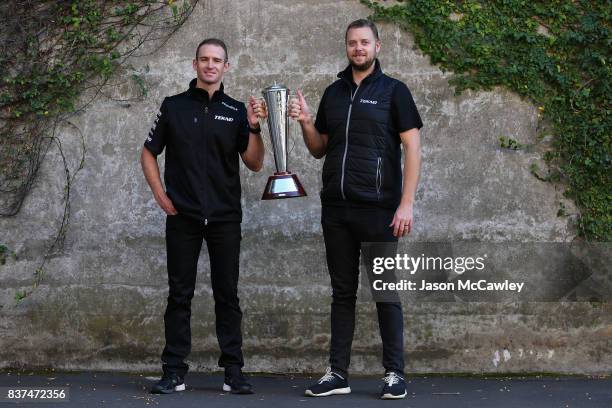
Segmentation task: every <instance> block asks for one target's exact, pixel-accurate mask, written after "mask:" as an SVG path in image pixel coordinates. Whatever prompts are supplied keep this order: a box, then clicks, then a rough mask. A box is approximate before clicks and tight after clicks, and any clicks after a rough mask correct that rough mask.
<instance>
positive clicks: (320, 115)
mask: <svg viewBox="0 0 612 408" xmlns="http://www.w3.org/2000/svg"><path fill="white" fill-rule="evenodd" d="M326 96H327V89H326V90H325V92H323V96H322V97H321V102H320V103H319V108H318V109H317V118H316V119H315V128H316V129H317V130H318V131H319V133H324V134H327V115H326V114H325V99H326Z"/></svg>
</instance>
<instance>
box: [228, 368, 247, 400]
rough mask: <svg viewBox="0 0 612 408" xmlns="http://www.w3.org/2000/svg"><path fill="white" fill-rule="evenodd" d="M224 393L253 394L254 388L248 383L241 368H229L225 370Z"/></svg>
mask: <svg viewBox="0 0 612 408" xmlns="http://www.w3.org/2000/svg"><path fill="white" fill-rule="evenodd" d="M223 391H225V392H231V393H232V394H253V387H251V384H249V383H248V382H247V379H246V377H245V376H244V374H242V370H240V367H228V368H226V369H225V380H224V381H223Z"/></svg>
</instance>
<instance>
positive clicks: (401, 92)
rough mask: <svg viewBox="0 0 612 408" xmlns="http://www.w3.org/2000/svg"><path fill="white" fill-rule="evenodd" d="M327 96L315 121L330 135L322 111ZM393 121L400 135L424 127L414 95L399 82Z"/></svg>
mask: <svg viewBox="0 0 612 408" xmlns="http://www.w3.org/2000/svg"><path fill="white" fill-rule="evenodd" d="M352 86H353V92H355V89H356V88H357V85H356V84H355V83H352ZM326 95H327V92H324V93H323V96H322V97H321V103H320V104H319V110H318V111H317V118H316V119H315V127H316V128H317V130H318V131H319V133H325V134H327V133H328V131H327V117H326V116H325V109H322V107H323V106H325V98H326ZM391 120H392V121H393V126H394V127H395V129H397V131H398V133H401V132H405V131H406V130H410V129H413V128H417V129H421V128H422V127H423V122H422V121H421V116H420V115H419V111H418V110H417V107H416V104H415V103H414V99H413V98H412V94H411V93H410V90H409V89H408V87H407V86H406V84H404V83H403V82H398V83H397V85H396V86H395V88H394V89H393V93H392V94H391Z"/></svg>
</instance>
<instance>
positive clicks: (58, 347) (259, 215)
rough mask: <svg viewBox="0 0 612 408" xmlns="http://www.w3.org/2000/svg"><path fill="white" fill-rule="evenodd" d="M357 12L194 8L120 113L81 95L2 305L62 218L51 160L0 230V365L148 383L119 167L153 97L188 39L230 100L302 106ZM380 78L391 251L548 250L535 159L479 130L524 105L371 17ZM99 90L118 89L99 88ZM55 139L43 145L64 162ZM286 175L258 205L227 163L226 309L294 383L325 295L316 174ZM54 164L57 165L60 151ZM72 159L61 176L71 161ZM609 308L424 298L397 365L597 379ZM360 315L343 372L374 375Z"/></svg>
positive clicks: (144, 313) (322, 339) (334, 60)
mask: <svg viewBox="0 0 612 408" xmlns="http://www.w3.org/2000/svg"><path fill="white" fill-rule="evenodd" d="M366 15H368V10H367V9H366V8H365V7H363V6H362V5H360V4H359V2H357V1H353V0H351V1H336V0H334V1H331V0H310V1H295V0H291V1H263V0H246V1H240V2H238V1H220V0H215V1H202V2H201V4H200V5H199V7H198V9H197V10H196V11H195V12H194V13H193V15H192V16H191V18H190V19H189V21H187V23H186V24H185V25H184V26H183V27H182V28H181V29H180V31H179V32H178V33H176V34H175V35H174V37H173V38H172V39H171V40H170V41H169V42H168V43H167V44H166V45H165V46H164V47H163V48H162V49H160V50H159V51H158V52H156V53H154V54H152V55H150V56H147V57H143V58H136V59H134V60H133V61H132V64H133V65H134V67H135V68H137V69H140V68H144V67H145V66H147V65H148V67H149V71H148V73H147V74H146V75H145V77H144V79H145V83H146V86H147V88H148V90H149V96H148V97H147V98H146V99H145V100H144V101H139V102H131V103H129V104H126V103H121V102H117V101H113V100H110V99H104V98H101V99H98V100H97V101H96V102H95V103H94V104H92V105H91V106H89V107H88V108H87V110H86V111H85V112H84V113H82V114H81V115H80V116H78V117H76V118H75V119H74V120H73V122H74V124H75V125H76V126H77V127H78V128H79V129H80V130H81V131H82V132H83V134H84V136H85V140H86V148H87V152H86V162H85V168H84V169H83V170H82V171H81V172H80V173H79V174H78V177H77V179H76V182H75V186H74V190H73V191H72V194H73V196H72V197H73V198H72V216H71V220H70V229H69V231H68V235H67V237H66V242H65V245H64V248H63V251H62V252H61V253H60V254H58V255H57V256H55V257H53V258H52V259H51V260H50V262H49V263H48V265H47V267H46V270H47V272H46V277H45V279H44V281H43V284H42V285H41V286H40V287H39V288H38V289H37V290H36V292H35V293H34V294H33V295H32V296H30V297H28V298H27V299H26V300H25V301H23V302H22V303H21V304H20V305H18V306H15V304H14V301H13V297H14V294H15V292H16V290H18V289H20V288H23V287H27V286H28V285H30V284H31V280H32V274H33V272H34V271H35V270H36V268H37V267H38V264H39V262H40V259H41V251H42V250H43V249H44V248H46V247H47V246H48V245H49V244H50V242H51V240H52V239H53V237H54V234H55V231H56V228H57V223H58V220H59V219H60V216H61V212H62V208H63V207H62V204H61V203H60V202H59V199H60V197H61V193H62V187H63V177H64V175H63V172H62V171H63V170H62V166H61V161H60V157H59V155H58V154H57V152H56V151H54V150H52V151H51V152H50V153H49V155H48V157H47V159H46V160H45V162H44V164H43V167H42V170H41V172H40V178H39V180H38V182H37V184H36V186H35V188H34V190H33V191H32V193H31V195H30V196H29V197H28V199H27V201H26V203H25V205H24V207H23V209H22V211H21V213H20V214H19V215H18V216H17V217H14V218H11V219H2V220H0V242H2V243H6V244H7V245H8V246H9V247H10V248H11V249H13V250H15V251H16V253H17V255H18V259H17V260H16V261H15V260H9V261H8V263H7V264H6V265H5V266H1V267H0V304H2V309H1V310H0V313H1V315H0V342H1V346H0V366H15V365H26V366H52V367H56V368H78V369H118V370H143V369H151V370H156V369H158V367H159V353H160V351H161V348H162V346H163V319H162V314H163V310H164V307H165V297H166V294H167V286H166V270H165V249H164V238H163V234H164V232H163V222H164V215H163V214H162V211H161V210H160V209H159V208H158V207H157V206H156V204H155V201H154V200H153V198H152V196H151V194H150V191H149V189H148V186H147V185H146V182H145V180H144V178H143V177H142V173H141V170H140V166H139V153H140V149H141V146H142V143H143V141H144V138H145V136H146V134H147V132H148V129H149V127H150V124H151V122H152V119H153V117H154V115H155V112H156V111H157V107H158V106H159V104H160V102H161V100H162V99H163V97H164V96H166V95H170V94H175V93H178V92H181V91H182V90H184V89H185V87H186V86H187V84H188V81H189V80H190V79H191V78H192V77H193V72H192V69H191V60H192V58H193V53H194V48H195V46H196V45H197V43H198V42H199V41H200V40H201V39H202V38H204V37H207V36H217V37H220V38H223V39H225V40H226V41H227V43H228V46H229V49H230V62H231V64H232V70H231V71H230V72H229V73H228V74H227V77H226V80H225V85H226V89H227V91H228V93H230V94H231V95H233V96H234V97H236V98H238V99H241V100H246V98H247V97H248V95H250V94H255V95H257V94H258V93H259V91H260V90H261V89H262V88H264V87H265V86H268V85H270V84H271V83H273V82H274V81H277V82H281V83H285V84H286V85H288V86H289V87H290V88H291V89H297V88H300V89H303V90H304V93H305V96H306V98H307V100H308V101H309V102H310V104H311V106H313V108H316V106H317V104H318V100H319V98H320V95H321V93H322V91H323V89H324V88H325V86H327V84H329V83H330V82H331V81H333V80H334V79H335V75H336V73H337V72H338V71H339V70H340V69H342V68H343V67H344V66H345V65H346V58H345V55H344V46H343V41H342V38H343V35H344V28H345V26H346V24H347V23H348V22H349V21H351V20H353V19H355V18H359V17H364V16H366ZM380 28H381V34H382V41H383V49H382V53H381V55H380V59H381V62H382V66H383V69H384V70H385V71H386V72H387V73H388V74H390V75H392V76H395V77H397V78H399V79H401V80H403V81H405V82H406V83H407V84H408V86H409V88H410V89H411V90H412V93H413V95H414V97H415V100H416V103H417V105H418V107H419V110H420V112H421V115H422V118H423V121H424V123H425V126H424V128H423V129H422V140H423V169H422V178H421V183H420V186H419V190H418V194H417V198H418V202H417V204H416V207H415V212H416V213H415V227H414V232H413V234H412V236H411V237H410V238H409V239H408V240H409V241H411V242H412V241H430V242H452V241H457V240H472V241H478V240H482V241H498V242H499V241H526V242H528V241H534V242H535V241H567V240H570V239H571V238H572V237H573V235H574V229H573V226H572V225H571V223H570V221H569V219H568V218H559V217H557V216H556V213H557V209H558V206H559V202H561V201H563V202H564V203H565V205H566V206H567V207H568V208H569V209H570V211H571V210H572V206H571V203H569V202H567V201H565V200H563V199H562V196H561V194H560V191H557V190H556V189H555V188H554V186H552V185H550V184H546V183H542V182H540V181H538V180H537V179H536V178H535V177H533V176H532V175H531V174H530V173H529V165H530V164H531V163H540V167H543V166H542V164H541V161H540V158H539V157H540V156H539V154H538V153H537V151H518V152H507V151H502V150H500V149H499V142H498V137H499V136H500V135H505V136H510V137H513V138H515V139H517V140H518V141H520V142H523V143H533V142H534V141H535V140H534V139H535V131H536V126H537V110H536V109H535V107H534V106H532V105H530V104H529V103H526V102H524V101H522V100H521V99H520V98H519V97H517V96H516V95H514V94H512V93H509V92H507V91H504V90H496V91H494V92H478V93H475V92H466V93H465V94H464V95H462V96H460V97H455V96H454V95H453V90H452V89H451V88H450V87H449V86H448V83H447V79H448V74H444V73H442V72H441V71H440V70H439V69H438V68H437V67H434V66H432V65H431V64H430V63H429V60H428V58H427V57H426V56H423V55H422V54H421V53H420V52H419V51H418V50H415V49H413V48H414V44H413V40H412V37H411V36H410V35H409V34H407V33H405V32H401V31H400V30H398V29H397V28H395V27H394V26H391V25H388V24H381V27H380ZM117 81H118V82H122V81H125V82H126V83H127V84H128V85H121V86H118V87H117V88H116V89H115V90H114V91H115V92H116V94H115V95H114V96H115V97H119V98H127V97H130V96H133V95H135V89H134V88H132V86H130V85H129V77H128V75H127V74H126V76H125V77H124V78H117ZM75 132H76V131H75V130H74V129H73V128H65V129H63V130H62V132H61V138H62V141H63V143H64V145H65V146H66V148H67V149H68V150H70V151H74V153H75V154H74V155H73V156H75V155H76V153H78V148H79V145H78V141H77V140H78V139H77V138H76V133H75ZM295 140H296V144H295V148H294V150H293V152H292V155H291V162H290V166H291V168H292V169H294V170H295V171H297V172H298V174H299V175H300V178H301V180H302V182H303V183H304V185H305V186H306V189H307V191H308V193H309V196H308V197H307V198H303V199H293V200H281V201H276V202H262V201H260V200H259V198H260V196H261V193H262V189H263V187H264V185H265V181H266V178H267V176H268V175H269V174H271V172H272V171H273V159H272V155H271V154H270V151H268V154H267V157H266V163H265V169H264V171H262V172H261V173H259V174H253V173H250V172H248V171H247V170H246V169H244V168H243V169H242V181H243V208H244V223H243V236H244V239H243V251H242V256H241V281H240V296H241V302H242V306H243V310H244V324H243V327H244V334H245V355H246V360H247V365H246V367H245V368H246V369H247V370H250V371H267V372H313V371H317V372H318V371H321V370H322V369H324V367H325V366H326V360H327V357H326V355H327V345H328V341H329V317H328V314H329V304H330V288H329V282H328V276H327V270H326V267H325V264H324V250H323V242H322V235H321V227H320V223H319V218H320V203H319V199H318V194H317V191H318V189H319V188H320V184H321V182H320V170H321V166H322V162H321V161H317V160H315V159H313V158H311V157H310V156H309V155H308V154H307V151H306V149H305V147H304V146H303V143H301V140H300V138H299V137H297V138H296V139H295ZM69 156H70V154H69ZM72 164H74V163H72ZM208 272H209V266H208V257H207V254H206V251H205V250H204V251H203V252H202V256H201V259H200V264H199V277H198V284H197V288H196V296H195V299H194V302H193V353H192V355H191V358H190V362H191V364H192V367H193V369H195V370H215V369H216V359H217V342H216V338H215V335H214V326H213V322H214V316H213V302H212V294H211V288H210V279H209V274H208ZM610 312H611V307H610V305H609V304H605V303H604V304H599V305H590V304H585V303H529V304H526V303H512V304H502V303H453V302H444V303H440V302H438V303H427V302H413V303H410V304H408V305H407V306H406V313H405V322H406V356H407V364H408V370H409V371H413V372H458V371H462V372H489V371H502V372H505V371H559V372H575V373H588V372H606V371H610V369H611V368H612V357H610V356H611V355H612V353H611V352H612V321H611V318H610V316H611V313H610ZM375 316H376V315H375V311H374V308H373V305H372V304H371V303H368V302H360V303H359V307H358V325H357V330H356V335H355V341H354V347H353V363H352V370H353V372H361V373H380V371H381V368H380V363H379V359H380V355H381V350H380V340H379V337H378V329H377V324H376V318H375Z"/></svg>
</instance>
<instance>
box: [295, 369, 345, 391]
mask: <svg viewBox="0 0 612 408" xmlns="http://www.w3.org/2000/svg"><path fill="white" fill-rule="evenodd" d="M350 393H351V387H349V385H348V381H347V379H346V378H345V377H344V376H342V375H340V374H338V373H336V372H334V371H332V370H331V368H329V367H328V368H327V371H325V375H324V376H323V377H321V378H320V379H319V381H317V383H316V384H313V385H311V386H310V387H308V389H307V390H306V392H305V393H304V394H306V395H307V396H309V397H327V396H328V395H339V394H340V395H341V394H350Z"/></svg>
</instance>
